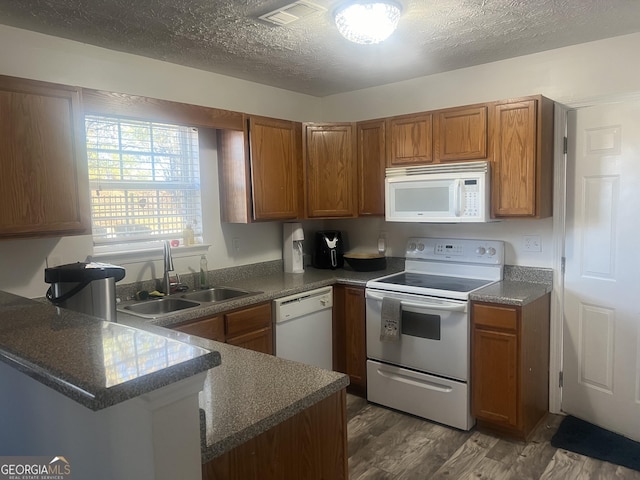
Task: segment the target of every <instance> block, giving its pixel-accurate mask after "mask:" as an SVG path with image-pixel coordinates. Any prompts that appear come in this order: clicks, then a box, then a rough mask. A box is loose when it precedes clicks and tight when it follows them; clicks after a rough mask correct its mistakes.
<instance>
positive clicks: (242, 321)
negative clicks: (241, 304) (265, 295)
mask: <svg viewBox="0 0 640 480" xmlns="http://www.w3.org/2000/svg"><path fill="white" fill-rule="evenodd" d="M173 328H174V330H179V331H181V332H184V333H188V334H189V335H196V336H198V337H202V338H207V339H209V340H215V341H217V342H225V341H226V343H228V344H229V345H235V346H237V347H243V348H247V349H249V350H255V351H257V352H262V353H268V354H270V355H273V328H272V325H271V303H269V302H266V303H261V304H259V305H255V306H251V307H247V308H243V309H241V310H235V311H233V312H229V313H225V314H223V315H217V316H215V317H210V318H204V319H201V320H196V321H194V322H189V323H185V324H182V325H178V326H176V327H173Z"/></svg>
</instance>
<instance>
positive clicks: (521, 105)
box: [491, 96, 553, 218]
mask: <svg viewBox="0 0 640 480" xmlns="http://www.w3.org/2000/svg"><path fill="white" fill-rule="evenodd" d="M493 108H494V112H493V121H492V124H493V131H492V132H491V133H492V135H491V138H492V140H493V158H492V164H491V167H492V175H491V181H492V184H491V214H492V216H494V217H532V218H543V217H549V216H551V215H552V208H553V205H552V195H553V101H551V100H549V99H548V98H545V97H542V96H535V97H526V98H523V99H516V100H508V101H504V102H497V103H496V104H495V106H494V107H493Z"/></svg>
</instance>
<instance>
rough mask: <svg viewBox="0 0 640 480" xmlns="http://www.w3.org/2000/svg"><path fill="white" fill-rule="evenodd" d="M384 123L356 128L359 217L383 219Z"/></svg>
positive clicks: (374, 123)
mask: <svg viewBox="0 0 640 480" xmlns="http://www.w3.org/2000/svg"><path fill="white" fill-rule="evenodd" d="M385 125H386V122H385V121H384V119H383V120H370V121H367V122H359V123H358V124H356V136H357V150H358V181H359V184H358V215H359V216H369V215H384V175H385V168H386V166H387V160H386V150H385V145H386V129H385Z"/></svg>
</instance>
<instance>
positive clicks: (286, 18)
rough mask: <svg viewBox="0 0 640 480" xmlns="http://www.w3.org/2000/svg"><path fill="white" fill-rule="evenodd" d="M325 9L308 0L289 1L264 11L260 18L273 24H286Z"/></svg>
mask: <svg viewBox="0 0 640 480" xmlns="http://www.w3.org/2000/svg"><path fill="white" fill-rule="evenodd" d="M326 11H327V9H326V8H324V7H322V6H320V5H316V4H315V3H311V2H308V1H307V0H298V1H297V2H295V3H291V4H289V5H287V6H285V7H282V8H278V9H277V10H274V11H273V12H269V13H265V14H264V15H261V16H260V17H259V18H260V20H264V21H265V22H269V23H273V24H275V25H288V24H290V23H293V22H295V21H297V20H300V19H301V18H304V17H308V16H309V15H313V14H314V13H318V12H326Z"/></svg>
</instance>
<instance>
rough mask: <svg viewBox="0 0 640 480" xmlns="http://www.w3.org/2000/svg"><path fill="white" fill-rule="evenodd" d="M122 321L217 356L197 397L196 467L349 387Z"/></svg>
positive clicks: (289, 364)
mask: <svg viewBox="0 0 640 480" xmlns="http://www.w3.org/2000/svg"><path fill="white" fill-rule="evenodd" d="M119 321H120V318H119ZM122 321H123V322H125V323H126V324H127V325H131V326H134V327H135V326H140V327H141V328H144V329H147V330H149V331H150V332H154V333H157V334H158V335H163V336H166V337H167V338H171V339H174V340H180V341H189V342H191V343H194V344H198V345H200V346H202V347H203V348H208V349H213V350H216V351H218V352H220V355H221V358H222V363H221V365H220V366H219V367H216V368H213V369H211V370H209V372H208V373H207V377H206V379H205V383H204V389H203V390H202V392H200V415H201V418H200V427H201V448H202V463H206V462H208V461H210V460H212V459H214V458H216V457H218V456H220V455H222V454H223V453H226V452H228V451H229V450H231V449H233V448H234V447H237V446H238V445H242V444H243V443H245V442H247V441H248V440H250V439H251V438H254V437H256V436H257V435H260V434H261V433H263V432H265V431H267V430H269V429H270V428H272V427H274V426H276V425H278V424H280V423H282V422H283V421H285V420H287V419H288V418H290V417H292V416H293V415H295V414H296V413H298V412H301V411H302V410H305V409H307V408H309V407H310V406H312V405H314V404H316V403H318V402H319V401H321V400H323V399H325V398H327V397H328V396H330V395H331V394H333V393H335V392H338V391H340V390H342V389H343V388H345V387H346V386H347V385H348V384H349V377H348V376H346V375H344V374H342V373H338V372H332V371H329V370H323V369H320V368H317V367H313V366H310V365H305V364H302V363H298V362H293V361H290V360H285V359H282V358H278V357H274V356H272V355H267V354H264V353H260V352H254V351H253V350H247V349H244V348H240V347H235V346H233V345H228V344H226V343H219V342H214V341H212V340H206V339H204V338H199V337H196V336H191V335H188V334H186V333H182V332H178V331H176V330H168V329H166V328H161V327H158V326H155V325H152V324H150V323H148V322H144V321H142V320H141V319H139V318H138V319H135V318H133V317H131V316H126V318H123V319H122Z"/></svg>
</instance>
